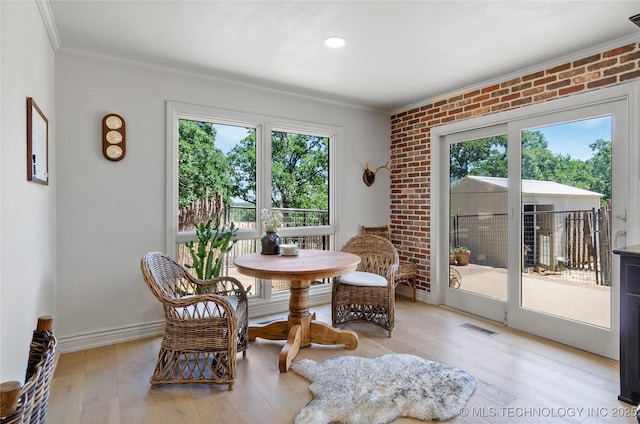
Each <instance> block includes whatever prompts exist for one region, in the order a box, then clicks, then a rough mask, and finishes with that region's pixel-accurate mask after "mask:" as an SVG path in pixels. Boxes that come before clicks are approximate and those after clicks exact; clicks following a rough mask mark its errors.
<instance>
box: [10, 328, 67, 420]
mask: <svg viewBox="0 0 640 424" xmlns="http://www.w3.org/2000/svg"><path fill="white" fill-rule="evenodd" d="M56 345H57V340H56V337H55V336H54V334H53V317H51V316H48V315H47V316H41V317H39V318H38V326H37V327H36V329H35V331H34V332H33V338H32V339H31V344H30V345H29V360H28V362H27V371H26V373H25V383H24V385H21V384H20V382H17V381H8V382H6V383H2V384H1V385H0V392H1V396H0V398H1V399H2V405H1V408H0V423H2V424H20V423H25V424H26V423H30V424H44V423H45V422H46V421H47V410H48V406H49V390H50V388H51V380H52V379H53V372H54V368H55V367H54V365H55V350H56Z"/></svg>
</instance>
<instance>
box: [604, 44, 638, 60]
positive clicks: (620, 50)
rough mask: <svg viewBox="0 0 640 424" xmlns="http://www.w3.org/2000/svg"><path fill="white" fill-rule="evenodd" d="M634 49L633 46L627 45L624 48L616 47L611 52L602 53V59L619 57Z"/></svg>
mask: <svg viewBox="0 0 640 424" xmlns="http://www.w3.org/2000/svg"><path fill="white" fill-rule="evenodd" d="M635 48H636V45H635V44H627V45H626V46H622V47H618V48H616V49H613V50H609V51H606V52H604V53H602V57H612V56H620V55H621V54H623V53H627V52H630V51H633V50H634V49H635Z"/></svg>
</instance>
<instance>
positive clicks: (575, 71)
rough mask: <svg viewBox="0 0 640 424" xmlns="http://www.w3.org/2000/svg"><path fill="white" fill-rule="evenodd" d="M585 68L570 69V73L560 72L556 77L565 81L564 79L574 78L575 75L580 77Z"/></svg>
mask: <svg viewBox="0 0 640 424" xmlns="http://www.w3.org/2000/svg"><path fill="white" fill-rule="evenodd" d="M584 71H585V68H584V67H583V68H574V69H571V70H570V71H566V72H561V73H560V75H558V77H559V78H560V79H565V78H572V77H575V76H576V75H580V74H584Z"/></svg>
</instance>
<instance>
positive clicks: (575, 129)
mask: <svg viewBox="0 0 640 424" xmlns="http://www.w3.org/2000/svg"><path fill="white" fill-rule="evenodd" d="M531 131H540V132H542V133H543V134H544V138H545V140H547V142H548V143H549V150H551V152H552V153H556V154H557V153H562V154H563V155H567V154H569V155H570V156H571V158H572V159H580V160H586V159H589V158H590V157H592V156H593V151H592V150H591V149H590V148H589V144H591V143H593V142H594V141H596V140H598V139H602V140H606V141H611V117H610V116H604V117H600V118H591V119H586V120H583V121H576V122H569V123H566V124H559V125H553V126H549V127H541V128H534V129H532V130H531Z"/></svg>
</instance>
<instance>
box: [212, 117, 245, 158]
mask: <svg viewBox="0 0 640 424" xmlns="http://www.w3.org/2000/svg"><path fill="white" fill-rule="evenodd" d="M213 126H214V127H215V129H216V147H217V148H218V149H220V150H222V152H223V153H224V154H225V155H226V154H227V153H229V151H230V150H231V149H232V148H233V147H234V146H235V145H236V144H238V143H239V142H240V140H242V139H243V138H245V137H246V136H247V129H246V128H244V127H232V126H230V125H220V124H214V125H213Z"/></svg>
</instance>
